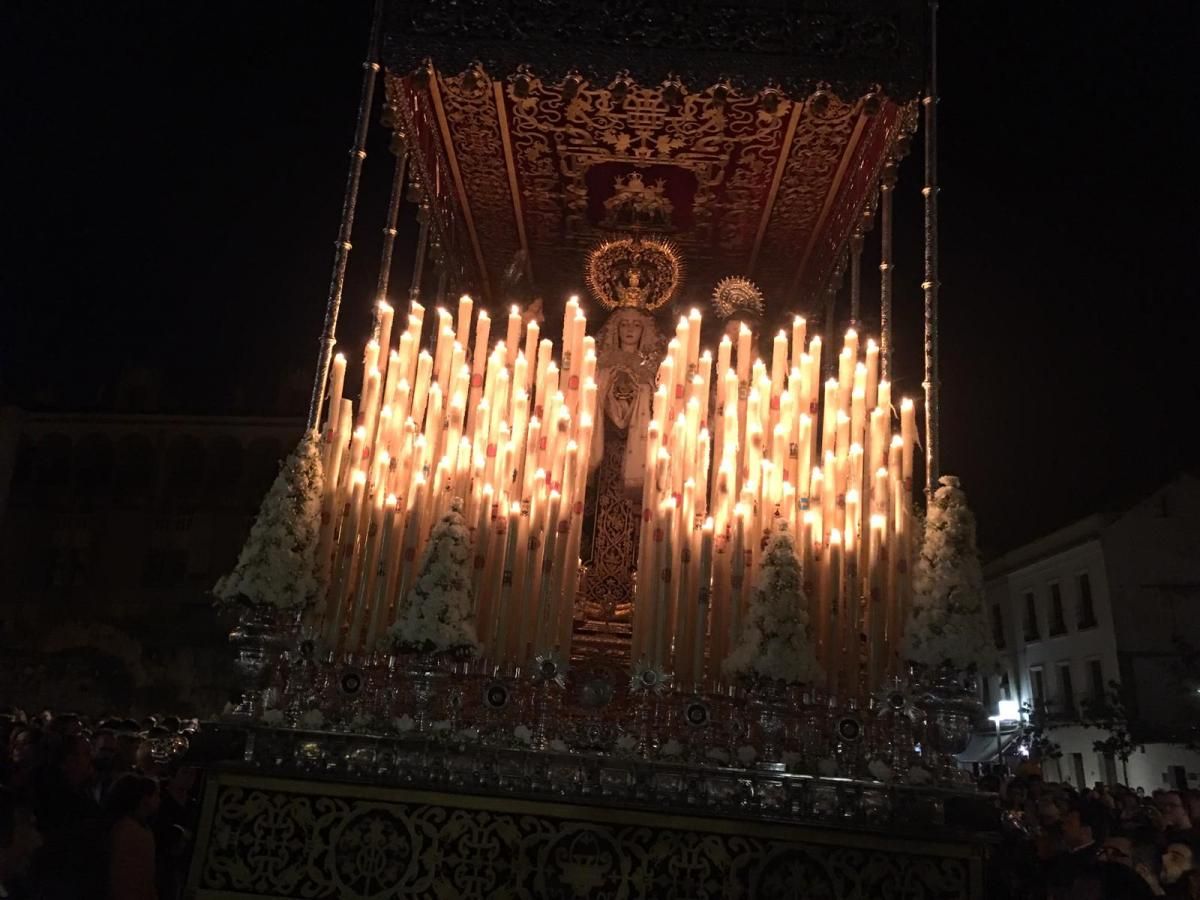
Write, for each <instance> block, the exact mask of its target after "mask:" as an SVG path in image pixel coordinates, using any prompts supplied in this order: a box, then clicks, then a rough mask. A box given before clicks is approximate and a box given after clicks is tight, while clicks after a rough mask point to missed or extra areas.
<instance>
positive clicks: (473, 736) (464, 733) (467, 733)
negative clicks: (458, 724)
mask: <svg viewBox="0 0 1200 900" xmlns="http://www.w3.org/2000/svg"><path fill="white" fill-rule="evenodd" d="M457 737H458V739H459V740H460V741H477V740H479V729H478V728H476V727H475V726H474V725H472V726H470V727H469V728H460V729H459V730H458V735H457Z"/></svg>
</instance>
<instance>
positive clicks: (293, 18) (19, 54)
mask: <svg viewBox="0 0 1200 900" xmlns="http://www.w3.org/2000/svg"><path fill="white" fill-rule="evenodd" d="M1063 6H1075V7H1077V9H1076V10H1066V9H1064V10H1049V11H1048V10H1046V9H1042V8H1038V9H1036V11H1034V10H1035V8H1034V6H1033V5H1031V4H1030V5H1025V4H987V5H980V4H975V3H965V2H964V3H943V4H942V30H941V42H942V48H943V53H942V92H941V93H942V103H941V105H940V107H939V109H940V115H941V129H940V131H941V134H940V138H941V140H940V147H941V182H942V195H941V197H942V232H941V233H942V284H943V289H942V291H943V292H942V314H943V318H942V335H943V342H942V381H943V396H944V400H943V404H944V406H943V443H944V447H943V469H944V470H945V471H949V472H955V473H958V474H960V475H961V476H962V478H963V480H964V484H965V487H966V488H967V490H968V493H969V495H970V496H971V498H972V501H973V504H974V506H975V508H976V511H977V513H978V516H979V520H980V538H981V544H982V545H983V547H984V549H985V551H993V552H994V551H998V550H1003V549H1006V548H1009V547H1011V546H1013V545H1014V544H1015V543H1017V542H1019V541H1022V540H1025V539H1029V538H1032V537H1036V536H1038V535H1039V534H1042V533H1044V532H1046V531H1048V530H1050V529H1052V528H1054V527H1057V526H1059V525H1062V524H1066V523H1067V522H1068V521H1070V520H1072V519H1073V518H1075V517H1078V516H1081V515H1085V514H1087V513H1089V512H1093V511H1096V510H1098V509H1108V508H1118V507H1120V506H1121V505H1122V504H1124V503H1127V502H1130V501H1132V500H1135V499H1137V497H1138V496H1139V495H1140V494H1141V493H1143V492H1146V491H1149V490H1152V489H1153V488H1155V487H1156V486H1158V484H1159V483H1161V482H1163V481H1165V480H1167V479H1169V478H1170V477H1172V476H1173V475H1174V474H1176V473H1178V472H1179V471H1180V470H1183V469H1188V468H1191V469H1192V470H1194V469H1195V466H1196V463H1197V460H1198V454H1197V451H1196V449H1195V444H1194V443H1192V441H1191V440H1185V434H1186V432H1187V430H1188V428H1189V426H1187V425H1186V423H1187V422H1188V421H1189V420H1190V419H1192V418H1194V415H1193V414H1192V412H1193V410H1195V409H1196V407H1197V406H1198V404H1200V391H1198V390H1197V388H1196V380H1195V366H1194V362H1193V359H1194V356H1195V353H1196V348H1195V346H1194V341H1195V324H1196V319H1197V317H1196V313H1195V308H1196V303H1197V299H1198V298H1197V290H1196V287H1195V285H1196V283H1197V278H1198V277H1200V275H1198V274H1197V272H1196V265H1197V262H1198V254H1197V250H1198V249H1200V248H1198V247H1197V234H1198V231H1197V215H1196V201H1197V191H1196V188H1195V183H1196V179H1197V161H1196V160H1197V158H1196V152H1195V151H1196V149H1197V148H1196V143H1195V139H1194V135H1193V131H1194V122H1193V120H1194V118H1195V115H1196V113H1195V110H1196V108H1197V99H1198V98H1197V92H1196V89H1195V82H1196V63H1195V59H1194V49H1195V46H1196V45H1197V38H1198V37H1200V29H1197V27H1196V26H1197V22H1196V18H1195V13H1194V12H1193V11H1192V6H1191V5H1190V4H1187V3H1178V2H1163V3H1156V4H1153V5H1145V6H1141V5H1135V4H1131V3H1127V4H1115V3H1108V4H1105V3H1100V4H1083V5H1075V4H1063ZM2 15H3V20H4V21H3V26H2V31H3V37H2V38H0V40H3V41H4V44H5V46H4V48H3V52H4V60H5V66H6V68H7V69H8V72H7V74H6V75H5V80H4V87H3V93H4V110H3V124H2V125H0V128H2V129H3V146H4V150H5V154H4V160H5V163H4V168H3V172H4V175H3V178H4V184H5V187H4V198H3V209H4V213H3V224H4V228H5V231H6V235H5V240H4V250H5V252H4V255H3V259H4V263H3V265H2V266H0V291H2V293H0V308H2V313H0V315H2V319H0V401H3V402H8V403H17V404H19V405H22V406H25V407H26V408H30V409H61V410H71V411H80V410H97V411H103V410H110V409H114V408H116V404H117V396H118V395H117V393H116V390H115V388H116V385H118V384H119V383H121V381H122V379H129V378H131V377H135V376H137V375H138V373H141V372H145V371H150V372H153V373H155V374H154V376H153V380H154V381H155V382H156V383H157V384H159V385H160V386H161V390H160V392H159V394H158V397H157V399H155V398H153V397H151V398H149V399H146V400H145V403H146V404H147V405H148V406H149V407H150V408H156V409H157V410H158V411H162V412H180V413H233V412H239V413H258V414H277V413H289V414H295V415H300V414H302V413H303V411H304V409H305V403H306V400H307V394H308V389H309V386H310V380H311V377H312V375H311V373H312V367H313V363H314V361H315V357H316V350H317V344H316V340H317V336H318V332H319V328H320V322H321V317H322V313H323V308H324V303H325V296H326V290H327V284H328V276H329V267H330V262H331V257H332V242H333V239H334V236H335V234H336V230H337V224H338V213H339V209H340V204H341V196H342V189H343V184H344V177H345V169H346V151H347V149H348V147H349V146H350V143H351V133H352V128H353V120H354V112H355V108H356V103H357V95H358V89H359V79H360V69H359V64H360V62H361V60H362V57H363V50H364V45H365V39H366V31H367V24H368V21H367V20H368V17H369V3H368V2H366V0H356V2H353V3H338V4H334V3H298V2H287V3H284V2H277V0H255V2H238V3H232V2H227V0H226V2H206V3H197V2H192V3H171V4H158V3H142V4H139V3H131V2H127V0H113V2H108V3H103V4H100V3H91V4H84V3H62V4H54V3H45V2H29V0H22V2H10V3H7V4H5V6H4V12H3V14H2ZM384 141H385V138H384V136H383V133H382V129H379V128H378V127H376V129H375V131H374V136H373V140H372V143H371V145H370V147H369V151H370V152H369V156H368V159H367V165H366V180H365V183H364V191H363V194H362V198H361V202H360V214H359V219H358V225H357V227H356V230H355V234H354V245H355V249H354V253H353V255H352V261H351V266H350V279H349V282H348V286H347V293H346V303H345V305H344V307H343V318H342V326H341V328H340V329H339V331H340V338H341V343H342V344H343V345H348V346H352V347H353V346H357V345H358V344H359V343H360V341H361V339H362V337H363V335H364V334H365V332H366V330H367V326H368V322H369V318H370V313H369V309H368V306H369V302H368V299H367V298H368V297H369V296H370V293H371V289H372V288H373V285H374V278H375V274H376V266H377V261H378V247H379V228H380V227H381V225H382V223H383V215H384V207H385V204H386V196H387V187H388V181H389V177H390V171H389V170H390V163H391V157H390V156H389V155H388V154H387V153H386V148H385V143H384ZM919 147H920V137H919V136H918V140H917V142H916V145H915V148H916V152H914V154H913V156H911V157H910V158H909V159H908V160H907V161H906V162H905V164H904V165H903V166H902V168H901V176H900V187H899V191H898V200H897V213H898V227H897V248H898V263H899V268H898V272H897V289H898V299H897V320H898V322H899V324H898V326H897V329H898V331H897V343H898V354H899V357H898V361H897V364H898V373H897V378H896V381H897V394H900V393H918V392H919V385H920V381H921V371H920V354H921V346H920V290H919V283H920V280H921V244H920V225H921V222H920V196H919V188H920V183H921V171H920V169H921V158H920V152H919ZM414 230H415V229H414V225H413V223H412V221H411V218H406V219H405V221H404V223H403V229H402V231H401V235H400V238H399V243H398V245H397V246H398V263H397V267H396V271H395V272H394V274H393V279H394V280H393V284H399V285H406V284H407V268H408V266H409V256H410V254H411V248H412V246H413V233H414ZM870 271H871V267H870V266H868V272H870ZM868 284H869V285H871V284H872V283H871V282H870V281H868ZM281 385H283V386H284V387H285V388H288V387H289V386H290V389H285V390H281V389H280V386H281Z"/></svg>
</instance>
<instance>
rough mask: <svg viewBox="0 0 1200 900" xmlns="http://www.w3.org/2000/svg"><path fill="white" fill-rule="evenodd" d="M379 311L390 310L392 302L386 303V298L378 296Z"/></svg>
mask: <svg viewBox="0 0 1200 900" xmlns="http://www.w3.org/2000/svg"><path fill="white" fill-rule="evenodd" d="M379 311H380V312H391V311H392V304H390V303H388V302H387V300H385V299H383V298H382V297H380V298H379Z"/></svg>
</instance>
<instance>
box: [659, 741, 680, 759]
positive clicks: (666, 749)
mask: <svg viewBox="0 0 1200 900" xmlns="http://www.w3.org/2000/svg"><path fill="white" fill-rule="evenodd" d="M659 752H660V753H662V755H663V756H682V755H683V744H681V743H679V741H677V740H675V738H670V739H668V740H667V741H666V742H665V743H664V744H663V745H662V749H661V750H660V751H659Z"/></svg>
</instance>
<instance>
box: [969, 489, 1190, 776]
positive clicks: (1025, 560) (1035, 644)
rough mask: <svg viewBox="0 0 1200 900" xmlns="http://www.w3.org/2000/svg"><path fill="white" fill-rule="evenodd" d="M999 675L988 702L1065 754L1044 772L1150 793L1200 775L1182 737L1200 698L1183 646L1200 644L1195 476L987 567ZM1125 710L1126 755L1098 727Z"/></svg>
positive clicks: (990, 682)
mask: <svg viewBox="0 0 1200 900" xmlns="http://www.w3.org/2000/svg"><path fill="white" fill-rule="evenodd" d="M985 576H986V578H987V597H988V608H989V611H990V614H991V619H992V627H993V633H994V635H995V637H996V643H997V646H998V647H1000V649H1001V650H1002V655H1003V659H1004V663H1003V667H1004V674H1002V675H999V676H996V677H992V678H989V679H986V681H985V683H984V685H983V700H984V704H985V706H986V707H988V708H989V709H992V708H994V707H995V705H996V702H997V701H998V700H999V699H1002V698H1003V699H1016V700H1019V701H1020V702H1021V703H1022V704H1027V705H1028V707H1029V708H1030V709H1031V710H1033V711H1034V712H1035V715H1036V716H1037V717H1039V718H1040V719H1041V720H1042V721H1044V722H1045V725H1046V735H1047V736H1048V737H1049V738H1050V740H1052V741H1054V742H1055V743H1057V744H1058V745H1059V747H1060V748H1061V751H1062V757H1061V758H1060V759H1058V760H1048V761H1047V766H1048V769H1049V771H1047V772H1046V773H1045V774H1046V777H1047V778H1050V779H1053V780H1064V781H1070V782H1072V783H1074V784H1076V785H1079V786H1083V785H1091V784H1093V783H1095V782H1097V781H1104V782H1109V783H1112V782H1118V781H1120V782H1124V781H1126V769H1127V771H1128V782H1129V783H1130V784H1131V785H1132V786H1140V787H1143V788H1145V789H1146V790H1153V789H1155V788H1160V787H1165V786H1167V785H1174V786H1177V787H1182V786H1191V787H1195V786H1196V785H1197V783H1198V781H1200V753H1197V752H1195V751H1193V750H1189V749H1188V748H1187V747H1186V746H1185V744H1184V740H1185V738H1186V736H1187V735H1186V731H1187V725H1188V723H1190V722H1194V721H1195V720H1196V717H1197V716H1200V702H1198V701H1200V696H1197V695H1196V692H1195V687H1194V686H1193V685H1192V684H1191V682H1190V681H1189V680H1188V677H1187V673H1185V672H1183V671H1181V668H1180V664H1181V659H1180V654H1179V643H1178V641H1180V640H1182V641H1185V642H1187V643H1188V644H1190V645H1191V646H1200V479H1196V478H1194V477H1191V476H1182V477H1180V478H1178V479H1176V480H1175V481H1173V482H1171V483H1170V484H1168V485H1165V486H1164V487H1162V488H1161V489H1159V490H1158V491H1155V492H1154V493H1153V494H1151V495H1150V496H1149V497H1147V498H1145V499H1144V500H1142V501H1141V502H1139V503H1137V504H1135V505H1134V506H1133V507H1131V508H1129V509H1127V510H1125V511H1124V512H1122V513H1120V514H1116V515H1108V514H1097V515H1093V516H1089V517H1087V518H1085V519H1082V520H1080V521H1078V522H1076V523H1074V524H1072V525H1069V526H1067V527H1066V528H1062V529H1059V530H1058V531H1055V532H1052V533H1051V534H1048V535H1046V536H1044V537H1042V538H1039V539H1038V540H1035V541H1032V542H1031V543H1029V544H1026V545H1025V546H1022V547H1019V548H1017V549H1015V550H1013V551H1011V552H1009V553H1006V554H1005V555H1004V556H1002V557H999V558H998V559H996V560H993V561H992V562H991V563H989V564H988V565H987V566H986V567H985ZM1118 703H1119V704H1120V705H1121V706H1123V708H1124V711H1125V716H1124V718H1125V720H1126V721H1128V723H1129V725H1130V731H1131V734H1132V736H1133V738H1134V740H1136V741H1138V742H1144V744H1145V750H1144V751H1135V752H1134V753H1133V754H1132V755H1131V756H1130V758H1129V760H1128V762H1127V764H1123V763H1122V761H1121V760H1120V759H1118V758H1117V756H1116V755H1114V754H1111V753H1109V754H1106V753H1100V752H1097V751H1096V749H1095V747H1094V745H1095V743H1096V741H1098V740H1102V739H1105V738H1107V737H1108V736H1109V732H1107V731H1105V730H1104V729H1103V728H1100V727H1098V726H1097V725H1096V724H1095V723H1097V722H1099V721H1102V720H1103V719H1104V717H1105V715H1106V714H1107V713H1108V712H1111V711H1113V710H1114V709H1116V708H1118V707H1117V704H1118Z"/></svg>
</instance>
